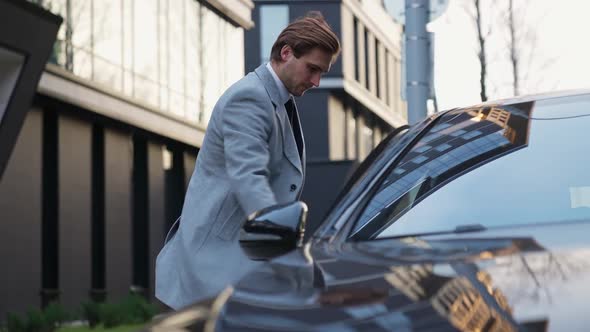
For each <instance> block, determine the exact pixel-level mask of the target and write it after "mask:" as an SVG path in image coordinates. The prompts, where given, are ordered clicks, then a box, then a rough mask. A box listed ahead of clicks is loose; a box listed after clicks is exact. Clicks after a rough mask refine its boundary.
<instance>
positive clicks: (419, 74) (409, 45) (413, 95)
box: [405, 0, 430, 125]
mask: <svg viewBox="0 0 590 332" xmlns="http://www.w3.org/2000/svg"><path fill="white" fill-rule="evenodd" d="M405 1H406V6H405V15H406V25H405V38H406V96H407V97H406V99H407V101H408V123H409V124H410V125H412V124H414V123H417V122H419V121H420V120H422V119H424V118H425V117H426V115H427V112H426V100H427V99H428V95H429V87H430V85H429V78H428V73H429V68H428V67H429V61H428V57H429V49H428V32H427V31H426V24H427V23H428V14H429V12H428V11H429V5H430V4H429V0H405Z"/></svg>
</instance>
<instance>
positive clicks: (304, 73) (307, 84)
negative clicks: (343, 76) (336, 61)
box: [277, 46, 332, 97]
mask: <svg viewBox="0 0 590 332" xmlns="http://www.w3.org/2000/svg"><path fill="white" fill-rule="evenodd" d="M281 58H282V60H283V62H282V63H280V64H279V70H278V71H279V72H278V73H277V74H278V76H279V78H280V79H281V81H283V84H285V87H286V88H287V90H289V92H290V93H291V94H292V95H294V96H297V97H299V96H302V95H303V94H304V93H305V91H307V90H309V89H310V88H313V87H318V86H319V85H320V79H321V77H322V75H323V74H324V73H327V72H328V71H329V70H330V66H331V65H332V54H330V53H328V52H326V51H324V50H321V49H319V48H314V49H312V50H311V51H310V52H308V53H307V54H305V55H302V56H300V57H299V58H296V57H295V54H293V50H292V49H291V47H290V46H284V47H283V49H282V50H281Z"/></svg>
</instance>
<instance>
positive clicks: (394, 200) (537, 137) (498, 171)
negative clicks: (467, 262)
mask: <svg viewBox="0 0 590 332" xmlns="http://www.w3.org/2000/svg"><path fill="white" fill-rule="evenodd" d="M584 107H585V109H588V110H590V101H588V100H587V99H585V100H583V101H578V102H570V103H560V102H554V101H553V102H545V103H543V102H537V103H532V102H528V103H522V104H517V105H511V106H484V107H479V108H471V109H461V110H455V111H452V112H448V113H446V114H445V115H443V116H442V117H441V119H440V120H439V121H438V122H437V124H436V126H434V127H432V128H431V129H430V130H429V132H428V133H426V135H424V136H422V138H421V139H420V140H418V142H416V143H415V144H414V146H413V147H412V148H411V150H410V151H409V152H408V153H407V154H406V155H405V156H404V157H403V158H402V160H401V161H400V162H399V163H397V164H396V165H395V167H393V168H392V169H390V170H388V174H386V175H385V176H384V177H383V180H382V181H381V183H380V185H379V189H378V190H377V191H376V193H375V194H374V195H373V197H372V198H371V199H370V200H369V201H368V203H367V204H366V205H365V207H364V210H363V212H362V213H361V214H360V217H359V218H358V220H357V221H356V223H355V224H354V227H353V229H352V233H351V237H352V238H353V239H356V240H367V239H373V238H381V237H392V236H403V235H416V234H424V233H433V232H443V231H449V230H453V229H456V228H461V227H463V226H464V225H480V226H483V227H494V226H507V225H517V224H534V223H541V222H555V221H562V220H577V219H586V218H590V175H589V173H588V172H587V171H586V169H587V165H589V162H590V154H588V153H587V151H586V150H587V148H586V147H587V142H588V141H590V133H589V131H588V130H587V128H589V126H590V118H589V117H587V116H581V117H580V116H577V117H565V118H560V119H553V120H549V119H535V118H534V116H531V112H533V110H534V112H533V113H532V114H533V115H534V114H537V113H552V112H554V111H563V110H564V109H565V113H568V112H569V113H571V112H572V110H575V109H580V108H584ZM568 108H569V109H570V110H569V111H568V110H567V109H568ZM562 113H563V112H562Z"/></svg>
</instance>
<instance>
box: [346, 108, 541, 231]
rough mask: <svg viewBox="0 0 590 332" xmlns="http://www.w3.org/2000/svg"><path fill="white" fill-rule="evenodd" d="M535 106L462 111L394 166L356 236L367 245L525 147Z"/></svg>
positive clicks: (448, 116) (450, 116)
mask: <svg viewBox="0 0 590 332" xmlns="http://www.w3.org/2000/svg"><path fill="white" fill-rule="evenodd" d="M531 107H532V103H524V104H519V105H514V106H510V107H505V106H503V107H502V108H500V107H494V106H485V107H481V108H471V109H461V110H456V111H452V112H449V113H447V114H445V115H443V116H442V118H441V119H440V121H439V122H438V124H437V125H436V126H434V127H433V128H432V129H431V130H430V132H428V133H427V134H426V135H425V136H424V137H422V138H421V139H420V141H419V142H418V143H417V144H416V145H415V146H413V148H412V149H411V150H410V152H409V153H408V154H407V155H406V156H405V157H404V158H403V160H402V161H401V162H400V163H399V164H398V165H396V167H395V168H394V169H393V170H392V171H391V173H390V174H389V175H388V176H387V178H386V179H385V180H384V181H383V183H382V184H381V186H380V188H379V190H378V191H377V193H376V195H375V196H374V197H373V198H372V199H371V201H370V202H369V203H368V205H367V207H366V208H365V210H364V212H363V214H362V215H361V217H360V219H359V221H358V222H357V224H356V225H355V228H354V230H353V234H354V238H356V239H368V238H371V237H373V236H374V235H375V234H377V233H379V231H380V230H381V229H383V228H385V227H387V226H388V225H389V224H391V223H393V222H395V221H396V220H397V219H398V218H399V217H400V216H401V215H403V214H404V213H405V212H406V211H408V209H410V208H411V207H412V206H414V205H415V204H417V203H418V202H419V201H420V200H421V199H423V198H425V197H427V196H428V195H430V194H432V193H433V192H434V191H436V190H437V189H438V188H439V187H440V186H441V185H442V184H444V183H446V182H448V181H452V180H453V179H454V178H456V177H457V176H458V175H459V174H461V173H464V172H466V171H470V170H473V169H475V168H476V167H479V166H482V165H483V164H485V163H486V162H488V161H491V160H492V159H494V158H496V157H498V156H500V155H502V154H506V153H509V152H512V151H515V150H517V149H518V148H521V147H523V146H525V145H526V144H527V139H528V122H529V115H530V110H531Z"/></svg>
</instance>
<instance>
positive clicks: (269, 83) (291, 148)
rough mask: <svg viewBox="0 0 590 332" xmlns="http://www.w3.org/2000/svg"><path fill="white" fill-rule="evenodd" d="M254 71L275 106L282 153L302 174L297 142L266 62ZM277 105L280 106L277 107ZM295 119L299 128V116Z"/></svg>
mask: <svg viewBox="0 0 590 332" xmlns="http://www.w3.org/2000/svg"><path fill="white" fill-rule="evenodd" d="M255 72H256V75H257V76H258V77H259V78H260V80H261V81H262V84H264V87H265V89H266V92H267V93H268V95H269V97H270V100H271V101H272V103H273V105H274V107H275V116H276V117H277V119H278V120H279V123H280V127H281V128H280V130H281V136H282V138H283V154H284V155H285V157H286V158H287V160H289V162H290V163H291V164H293V166H294V167H295V168H297V170H298V171H299V172H300V173H301V174H303V166H302V165H303V162H302V161H301V160H300V159H299V152H298V151H297V143H295V138H294V136H293V130H292V128H291V123H290V122H289V119H288V118H287V113H286V111H285V107H284V105H282V103H281V102H280V98H279V91H278V88H277V86H276V83H275V81H274V79H273V77H272V74H271V73H270V72H269V71H268V69H267V68H266V64H262V65H260V66H259V67H258V68H256V70H255ZM279 105H280V106H281V107H279ZM297 121H298V125H299V128H301V123H299V116H297ZM304 146H305V144H304ZM303 151H305V148H304V149H303ZM303 155H305V153H303ZM304 160H305V159H304Z"/></svg>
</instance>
